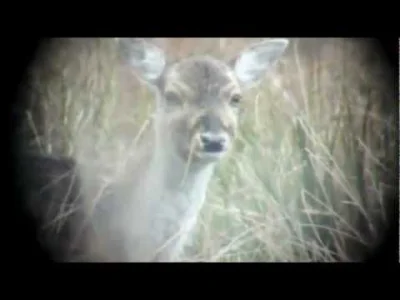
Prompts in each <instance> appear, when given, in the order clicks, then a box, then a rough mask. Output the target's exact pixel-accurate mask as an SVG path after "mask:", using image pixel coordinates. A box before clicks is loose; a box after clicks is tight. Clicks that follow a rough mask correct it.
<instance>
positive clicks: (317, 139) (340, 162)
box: [23, 39, 397, 262]
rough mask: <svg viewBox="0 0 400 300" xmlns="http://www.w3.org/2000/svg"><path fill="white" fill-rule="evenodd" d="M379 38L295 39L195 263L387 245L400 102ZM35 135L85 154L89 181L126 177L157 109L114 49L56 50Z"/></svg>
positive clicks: (218, 197) (174, 50) (178, 48)
mask: <svg viewBox="0 0 400 300" xmlns="http://www.w3.org/2000/svg"><path fill="white" fill-rule="evenodd" d="M250 41H251V39H154V42H156V43H159V44H160V45H161V46H163V47H164V48H165V49H166V50H167V53H168V54H169V55H170V56H171V59H177V58H181V57H184V56H185V55H188V54H202V53H207V54H213V55H215V56H217V57H219V58H226V59H227V58H229V57H231V56H233V55H235V53H236V52H237V51H239V50H240V49H241V48H242V47H243V46H244V45H246V44H247V43H249V42H250ZM369 43H370V41H368V40H354V41H353V40H350V39H323V40H322V39H321V40H318V39H292V40H291V46H290V49H289V51H288V52H287V54H286V55H285V56H284V57H283V59H282V60H281V62H280V63H279V64H278V66H277V69H276V70H275V71H274V72H273V73H272V74H270V76H269V77H266V79H265V81H264V82H263V84H262V85H261V86H260V87H259V88H256V89H254V90H252V91H250V92H249V93H248V94H246V95H245V98H246V101H245V103H244V104H243V107H242V111H241V124H240V134H239V137H238V139H237V140H236V143H235V148H234V150H233V151H232V153H231V155H229V156H228V157H227V158H226V159H225V160H224V161H222V162H221V164H220V165H219V166H218V168H217V170H216V174H215V176H214V177H213V180H212V182H211V186H210V189H209V192H208V196H207V198H208V199H207V201H206V204H205V206H204V209H203V210H202V212H201V217H200V219H199V222H198V226H197V230H196V235H195V236H194V238H193V241H192V243H191V245H189V246H188V249H187V260H188V261H199V260H200V261H222V262H241V261H271V262H274V261H286V262H292V261H325V262H329V261H337V260H340V261H354V260H360V259H362V258H363V255H365V254H366V251H367V250H373V249H374V248H375V247H377V246H378V243H379V241H380V238H382V233H383V232H384V230H385V228H386V226H387V222H388V218H389V217H390V216H389V215H388V214H390V213H393V210H392V209H391V207H390V206H389V205H390V203H389V202H385V200H384V198H385V195H386V193H388V192H389V191H390V190H391V189H393V188H394V182H392V181H391V179H392V178H394V177H393V176H394V174H393V170H392V169H393V165H392V164H393V162H394V161H395V153H396V151H395V150H396V149H395V141H396V139H397V136H396V135H395V124H394V118H395V112H394V110H388V109H386V108H385V107H386V106H384V104H382V103H386V105H387V104H389V105H390V104H391V103H393V107H394V103H395V102H394V101H396V100H395V99H396V95H395V93H394V86H392V85H391V83H392V82H391V81H390V76H389V75H390V74H389V73H387V71H388V70H389V69H387V68H386V66H385V62H384V61H383V59H382V57H381V56H380V55H379V53H377V52H374V49H373V48H372V46H371V45H372V44H369ZM28 98H29V100H30V102H29V103H30V105H29V106H28V107H27V109H26V111H25V113H26V126H25V127H24V131H23V134H24V135H23V136H24V138H26V140H27V142H28V143H29V145H28V146H29V147H33V148H35V149H36V151H41V152H43V153H50V154H62V155H68V156H74V157H75V158H76V159H77V160H78V161H79V162H80V165H81V172H82V174H83V177H84V178H85V180H87V184H88V185H89V184H92V183H93V184H94V186H96V187H97V188H99V187H101V186H105V185H107V184H108V183H109V182H111V181H117V180H119V179H120V178H123V169H124V166H125V164H126V162H127V161H128V160H129V158H130V157H131V156H134V155H135V147H136V145H138V144H139V143H141V142H144V141H143V140H142V138H141V137H142V136H143V133H144V132H146V130H147V129H148V128H149V126H151V122H152V119H151V111H152V109H153V107H154V101H153V97H152V95H151V93H150V92H149V91H148V90H147V89H146V88H145V87H144V86H142V85H141V84H140V83H139V82H138V81H137V80H136V79H135V77H134V76H133V74H132V73H131V72H130V70H129V69H128V68H127V66H123V65H121V63H120V61H119V60H118V55H117V51H116V48H115V40H114V39H60V40H54V41H53V42H52V43H51V45H49V47H48V48H46V51H43V52H41V53H39V56H38V59H37V60H36V61H35V62H34V63H33V64H32V68H31V84H30V90H29V92H28Z"/></svg>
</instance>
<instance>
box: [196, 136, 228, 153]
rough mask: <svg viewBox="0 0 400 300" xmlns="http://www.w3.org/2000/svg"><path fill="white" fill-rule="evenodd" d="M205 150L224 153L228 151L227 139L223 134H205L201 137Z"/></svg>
mask: <svg viewBox="0 0 400 300" xmlns="http://www.w3.org/2000/svg"><path fill="white" fill-rule="evenodd" d="M200 140H201V142H202V144H203V150H204V151H206V152H222V151H225V150H226V144H227V137H226V135H225V134H222V133H211V132H204V133H202V134H201V135H200Z"/></svg>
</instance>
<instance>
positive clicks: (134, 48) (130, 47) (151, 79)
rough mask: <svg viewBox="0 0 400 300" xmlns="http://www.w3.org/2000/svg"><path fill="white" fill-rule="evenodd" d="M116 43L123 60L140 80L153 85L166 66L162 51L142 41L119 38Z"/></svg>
mask: <svg viewBox="0 0 400 300" xmlns="http://www.w3.org/2000/svg"><path fill="white" fill-rule="evenodd" d="M118 43H119V47H120V53H121V56H122V58H123V60H124V61H125V62H127V63H128V64H129V65H130V66H131V67H132V68H133V69H134V71H135V73H136V74H137V75H138V76H139V77H140V78H142V79H143V80H145V81H147V82H148V83H151V84H154V83H155V82H156V81H157V79H158V78H159V77H160V76H161V74H162V72H163V70H164V68H165V65H166V60H165V55H164V51H163V50H162V49H160V48H158V47H157V46H155V45H153V44H150V43H148V42H146V41H144V40H143V39H137V38H120V39H118Z"/></svg>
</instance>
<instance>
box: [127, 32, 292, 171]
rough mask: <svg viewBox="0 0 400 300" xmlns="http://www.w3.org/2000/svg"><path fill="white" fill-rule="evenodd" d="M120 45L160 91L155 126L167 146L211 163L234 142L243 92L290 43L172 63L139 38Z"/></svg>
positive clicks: (264, 44) (272, 43)
mask: <svg viewBox="0 0 400 300" xmlns="http://www.w3.org/2000/svg"><path fill="white" fill-rule="evenodd" d="M121 45H122V46H123V47H122V48H121V49H122V50H123V51H124V52H123V53H124V54H125V55H124V57H125V58H126V59H127V60H128V61H129V64H130V65H131V67H132V68H133V69H134V71H135V73H136V74H137V75H138V76H139V77H140V78H141V79H142V80H143V81H145V82H146V83H148V84H149V85H150V86H151V87H153V88H154V89H155V91H156V92H157V93H158V99H159V102H158V103H157V105H158V107H157V112H158V114H157V118H158V120H157V130H158V131H159V136H160V137H162V138H163V139H165V142H166V143H165V145H167V141H168V145H170V147H172V148H171V149H173V151H175V152H176V153H177V154H178V155H179V156H180V157H181V158H182V159H184V160H185V161H186V160H187V159H188V158H189V157H191V159H192V160H196V161H198V162H204V163H209V162H215V161H217V160H218V159H220V158H221V157H222V156H223V155H224V154H225V153H226V152H227V151H228V150H229V149H230V147H231V145H232V142H233V140H234V138H235V135H236V129H237V126H238V117H239V116H238V110H239V107H240V105H241V100H242V93H243V92H244V91H245V90H246V89H248V88H250V87H253V86H255V85H256V84H258V83H259V82H260V81H261V80H262V78H263V76H264V75H265V74H266V72H267V71H268V70H269V69H270V68H271V66H272V65H273V64H274V63H275V62H276V61H277V60H278V59H279V58H280V56H281V55H282V54H283V52H284V50H285V48H286V47H287V45H288V41H287V40H286V39H269V40H265V41H263V42H260V43H255V44H252V45H250V47H248V48H246V49H245V50H244V51H242V52H241V53H240V54H239V55H237V56H236V58H235V59H233V60H231V61H228V62H224V61H220V60H217V59H215V58H212V57H208V56H193V57H189V58H186V59H183V60H180V61H177V62H174V63H171V64H167V63H166V59H165V55H164V52H163V51H162V50H161V49H160V48H158V47H156V46H155V45H152V44H150V43H147V42H145V41H143V40H138V39H121ZM163 145H164V143H163Z"/></svg>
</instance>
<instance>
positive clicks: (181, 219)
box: [82, 39, 287, 262]
mask: <svg viewBox="0 0 400 300" xmlns="http://www.w3.org/2000/svg"><path fill="white" fill-rule="evenodd" d="M120 43H121V50H122V53H123V54H124V55H123V57H124V59H125V60H126V61H128V62H129V64H130V65H131V66H132V68H133V70H134V72H135V73H136V75H138V76H139V78H141V79H142V80H143V81H144V82H146V83H147V84H148V86H149V87H150V88H151V89H152V90H153V91H154V93H155V96H156V101H157V105H156V111H155V118H154V131H153V133H154V143H153V144H152V145H151V146H149V145H146V146H143V147H144V148H142V149H141V151H144V152H145V153H146V154H147V155H144V156H143V157H141V159H140V160H139V161H138V163H137V164H133V167H132V170H131V171H132V176H128V177H127V178H126V179H127V180H126V182H125V184H121V185H119V186H115V187H113V188H112V189H111V193H109V194H107V193H106V194H105V196H104V197H103V199H100V201H99V202H98V204H97V206H96V209H95V210H94V213H93V214H92V213H91V212H88V211H86V215H87V216H88V220H89V223H88V224H89V226H88V227H87V228H89V229H88V230H87V231H86V236H85V239H86V240H85V242H86V245H85V248H84V252H86V253H87V255H88V258H86V260H94V261H128V262H135V261H177V260H179V259H180V255H181V253H182V250H183V247H184V245H185V242H186V240H187V238H188V236H189V235H190V233H191V231H192V229H193V226H194V225H195V224H196V219H197V216H198V214H199V212H200V209H201V207H202V205H203V203H204V200H205V197H206V192H207V187H208V184H209V181H210V179H211V177H212V174H213V171H214V168H215V166H216V164H217V163H218V161H219V160H220V159H221V158H222V157H223V156H224V155H225V154H226V153H227V152H228V151H229V150H230V149H231V146H232V143H233V141H234V138H235V135H236V130H237V126H238V106H239V102H240V100H241V94H242V92H243V91H244V90H245V89H247V88H249V87H251V86H253V85H254V84H256V83H258V82H259V81H260V80H261V78H262V77H263V76H264V73H265V72H266V71H267V70H268V69H269V68H270V66H271V65H272V64H273V63H274V62H275V61H276V60H277V59H278V58H279V57H280V55H281V54H282V53H283V51H284V49H285V48H286V46H287V41H286V40H284V39H273V40H269V41H268V40H267V41H264V42H261V43H258V44H255V45H252V46H250V47H249V48H247V49H246V50H245V51H243V52H242V53H241V54H240V55H238V57H237V58H236V59H235V60H233V61H231V62H229V63H225V62H222V61H219V60H216V59H213V58H210V57H191V58H187V59H185V60H182V61H178V62H175V63H173V64H169V65H167V64H166V63H165V58H164V53H163V51H162V50H161V49H159V48H157V47H155V46H153V45H150V44H148V43H146V42H144V41H141V40H136V39H133V40H130V39H121V41H120ZM128 174H129V173H128ZM82 201H87V199H82Z"/></svg>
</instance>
